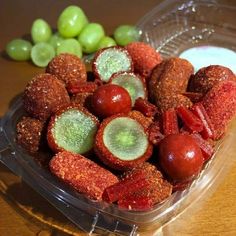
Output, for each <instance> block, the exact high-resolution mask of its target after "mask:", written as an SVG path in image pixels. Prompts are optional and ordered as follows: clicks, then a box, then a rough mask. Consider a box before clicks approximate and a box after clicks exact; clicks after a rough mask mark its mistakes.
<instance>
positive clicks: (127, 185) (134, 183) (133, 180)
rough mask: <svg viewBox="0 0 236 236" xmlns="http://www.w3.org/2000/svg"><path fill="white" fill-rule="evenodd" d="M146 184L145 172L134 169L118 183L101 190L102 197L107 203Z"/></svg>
mask: <svg viewBox="0 0 236 236" xmlns="http://www.w3.org/2000/svg"><path fill="white" fill-rule="evenodd" d="M147 185H148V182H147V180H146V175H145V173H144V172H143V171H136V172H134V173H132V174H131V175H130V176H126V177H125V178H124V179H122V180H121V181H119V182H118V183H116V184H114V185H112V186H109V187H108V188H106V189H105V191H104V192H103V195H102V199H103V200H104V201H106V202H109V203H112V202H116V201H117V200H120V199H123V198H125V197H126V196H129V195H132V194H133V193H134V192H136V191H137V190H139V189H140V188H143V187H144V186H147Z"/></svg>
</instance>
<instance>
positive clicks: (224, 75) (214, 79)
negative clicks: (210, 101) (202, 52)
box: [189, 65, 236, 94]
mask: <svg viewBox="0 0 236 236" xmlns="http://www.w3.org/2000/svg"><path fill="white" fill-rule="evenodd" d="M226 80H233V81H236V76H235V75H234V73H233V72H232V71H231V70H230V69H229V68H227V67H224V66H220V65H210V66H207V67H203V68H201V69H200V70H199V71H198V72H197V73H196V74H195V75H194V76H193V77H192V78H191V80H190V82H189V90H190V91H193V92H199V93H202V94H206V93H207V92H208V91H209V90H210V89H211V88H212V87H213V86H215V85H216V84H218V83H219V82H220V81H226Z"/></svg>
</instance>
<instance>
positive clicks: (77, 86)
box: [67, 81, 98, 94]
mask: <svg viewBox="0 0 236 236" xmlns="http://www.w3.org/2000/svg"><path fill="white" fill-rule="evenodd" d="M97 88H98V85H97V84H96V83H95V82H79V81H69V82H68V85H67V91H68V92H69V93H70V94H77V93H93V92H94V91H95V90H96V89H97Z"/></svg>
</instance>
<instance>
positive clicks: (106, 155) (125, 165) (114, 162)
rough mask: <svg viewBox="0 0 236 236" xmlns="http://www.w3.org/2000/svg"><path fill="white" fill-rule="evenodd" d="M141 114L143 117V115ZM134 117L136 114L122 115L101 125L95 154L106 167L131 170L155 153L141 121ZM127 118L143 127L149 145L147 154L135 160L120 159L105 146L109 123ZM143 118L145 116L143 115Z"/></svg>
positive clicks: (96, 139) (114, 116)
mask: <svg viewBox="0 0 236 236" xmlns="http://www.w3.org/2000/svg"><path fill="white" fill-rule="evenodd" d="M140 114H141V115H142V113H140ZM133 115H134V114H132V115H131V116H130V115H127V114H123V113H120V114H117V115H113V116H110V117H108V118H106V119H104V120H103V122H102V123H101V124H100V127H99V129H98V132H97V134H96V138H95V144H94V151H95V153H96V154H97V156H98V157H99V159H100V160H101V161H102V162H103V163H104V164H105V165H107V166H109V167H110V168H113V169H115V170H130V169H132V168H134V167H136V166H138V165H140V164H141V163H143V162H145V161H146V160H148V159H149V158H150V157H151V155H152V152H153V146H152V144H151V143H150V142H149V140H148V134H146V131H145V128H144V126H143V125H142V124H140V123H139V121H137V120H138V119H135V118H133V117H132V116H133ZM126 117H127V118H130V119H132V120H135V121H136V122H137V123H138V124H140V128H141V127H143V131H144V133H145V134H146V135H147V142H148V144H147V147H146V150H145V152H144V153H143V154H142V155H141V156H138V157H136V158H135V159H133V160H122V159H120V158H118V157H117V156H115V155H114V154H113V153H112V152H111V151H110V150H109V149H108V147H107V146H106V145H105V142H104V132H105V129H106V127H107V126H108V125H109V123H110V122H112V121H113V120H115V119H116V118H126ZM142 117H144V116H143V115H142Z"/></svg>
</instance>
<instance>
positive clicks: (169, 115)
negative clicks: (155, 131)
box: [162, 108, 179, 135]
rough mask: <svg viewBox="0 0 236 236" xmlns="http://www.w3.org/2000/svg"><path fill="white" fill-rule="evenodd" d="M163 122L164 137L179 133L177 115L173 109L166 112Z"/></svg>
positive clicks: (163, 115)
mask: <svg viewBox="0 0 236 236" xmlns="http://www.w3.org/2000/svg"><path fill="white" fill-rule="evenodd" d="M162 122H163V133H164V135H169V134H178V133H179V126H178V120H177V115H176V111H175V110H174V109H173V108H171V109H169V110H167V111H165V112H164V113H163V114H162Z"/></svg>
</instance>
